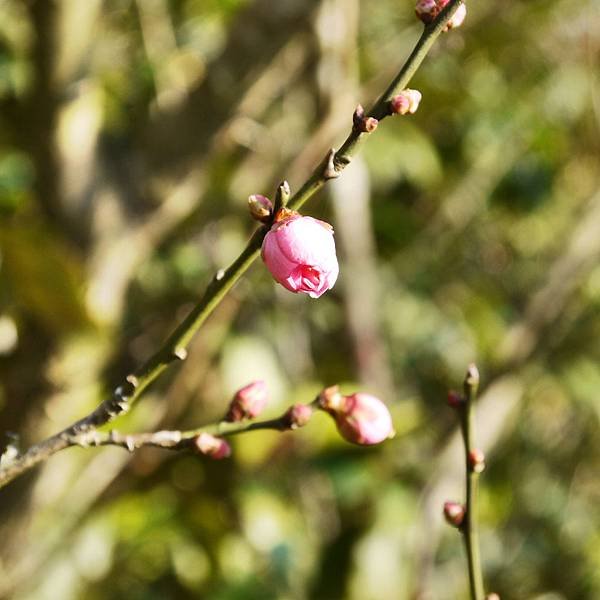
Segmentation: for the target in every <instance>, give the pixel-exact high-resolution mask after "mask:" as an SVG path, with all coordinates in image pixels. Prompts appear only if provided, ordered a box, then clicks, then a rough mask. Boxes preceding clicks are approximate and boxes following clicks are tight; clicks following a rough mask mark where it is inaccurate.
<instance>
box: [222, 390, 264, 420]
mask: <svg viewBox="0 0 600 600" xmlns="http://www.w3.org/2000/svg"><path fill="white" fill-rule="evenodd" d="M268 399H269V392H268V391H267V384H266V383H265V382H264V381H262V380H258V381H253V382H252V383H250V384H248V385H246V386H244V387H243V388H242V389H240V390H238V391H237V392H236V394H235V396H234V397H233V400H232V401H231V404H230V405H229V410H228V412H227V415H226V416H225V420H226V421H229V422H235V421H243V420H244V419H254V418H255V417H257V416H258V415H259V414H260V413H261V412H262V410H263V409H264V407H265V405H266V404H267V400H268Z"/></svg>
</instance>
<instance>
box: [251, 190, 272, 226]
mask: <svg viewBox="0 0 600 600" xmlns="http://www.w3.org/2000/svg"><path fill="white" fill-rule="evenodd" d="M248 210H250V214H251V215H252V218H253V219H256V220H257V221H261V222H262V223H267V222H268V221H269V219H270V218H271V215H272V214H273V203H272V202H271V201H270V200H269V199H268V198H267V197H266V196H262V195H261V194H252V196H248Z"/></svg>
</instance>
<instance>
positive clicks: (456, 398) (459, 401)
mask: <svg viewBox="0 0 600 600" xmlns="http://www.w3.org/2000/svg"><path fill="white" fill-rule="evenodd" d="M447 402H448V406H450V407H452V408H460V407H461V406H463V405H464V403H465V399H464V398H463V397H462V396H461V395H460V394H459V393H458V392H455V391H453V390H452V391H450V392H448V400H447Z"/></svg>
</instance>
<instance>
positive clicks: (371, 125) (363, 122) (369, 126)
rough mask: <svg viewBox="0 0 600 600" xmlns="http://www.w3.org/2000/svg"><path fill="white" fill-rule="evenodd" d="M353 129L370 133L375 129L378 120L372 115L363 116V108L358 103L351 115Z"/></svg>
mask: <svg viewBox="0 0 600 600" xmlns="http://www.w3.org/2000/svg"><path fill="white" fill-rule="evenodd" d="M352 122H353V123H354V129H356V130H357V131H361V132H363V133H372V132H373V131H375V130H376V129H377V125H378V124H379V121H378V120H377V119H375V118H374V117H367V116H365V109H364V108H363V107H362V106H361V105H360V104H359V105H358V106H357V107H356V110H355V111H354V114H353V115H352Z"/></svg>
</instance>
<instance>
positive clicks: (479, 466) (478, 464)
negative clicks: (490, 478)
mask: <svg viewBox="0 0 600 600" xmlns="http://www.w3.org/2000/svg"><path fill="white" fill-rule="evenodd" d="M469 465H470V467H471V469H473V472H474V473H482V472H483V470H484V469H485V454H484V453H483V452H482V451H481V450H479V448H473V449H472V450H471V451H470V452H469Z"/></svg>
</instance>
